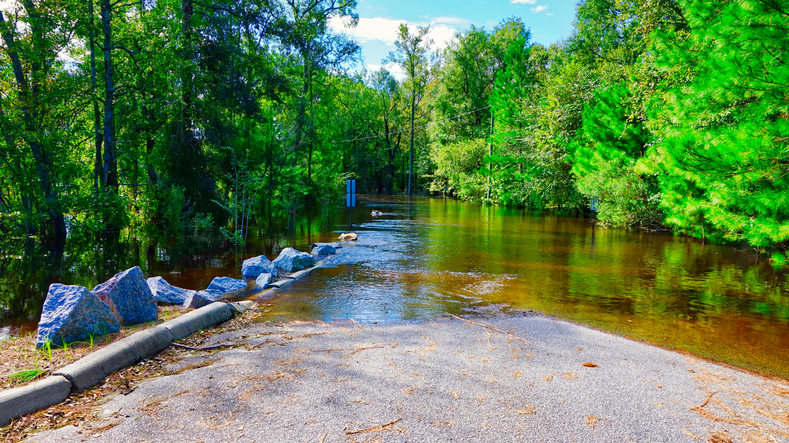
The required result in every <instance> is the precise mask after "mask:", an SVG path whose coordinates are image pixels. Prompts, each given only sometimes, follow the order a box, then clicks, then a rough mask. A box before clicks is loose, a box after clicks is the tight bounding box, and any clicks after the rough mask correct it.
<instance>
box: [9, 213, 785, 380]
mask: <svg viewBox="0 0 789 443" xmlns="http://www.w3.org/2000/svg"><path fill="white" fill-rule="evenodd" d="M329 209H330V208H329ZM372 209H376V210H379V211H381V212H382V213H383V215H382V216H379V217H375V218H373V217H372V215H371V210H372ZM287 226H289V227H286V228H282V229H275V230H273V231H266V230H263V229H258V228H254V227H253V228H252V231H251V232H250V233H249V238H248V243H247V246H246V249H244V250H242V251H238V250H235V249H234V248H233V247H232V245H230V244H229V243H227V242H226V241H224V240H223V239H222V238H221V236H218V235H213V236H212V235H202V236H193V237H188V238H182V239H180V240H174V239H148V240H135V239H134V238H133V237H132V238H128V239H127V240H126V241H124V242H121V243H120V244H117V245H114V246H109V245H101V244H97V243H96V242H95V241H88V240H85V241H72V239H70V243H69V244H67V246H66V249H65V253H64V254H63V255H62V257H60V258H58V257H57V256H56V255H53V254H50V253H49V251H47V250H46V249H43V248H41V247H40V246H37V245H36V244H35V243H33V242H30V241H26V240H13V239H12V240H8V241H5V242H3V243H2V244H0V312H2V314H0V328H6V329H3V331H4V332H6V333H8V332H9V330H8V329H7V327H8V326H9V325H12V326H14V327H15V328H16V327H18V326H20V325H22V326H24V325H27V327H28V328H30V329H34V328H35V323H36V322H37V320H38V315H39V313H40V307H41V303H42V302H43V299H44V296H45V294H46V288H47V287H48V285H49V284H50V283H52V282H56V281H59V282H63V283H67V284H80V285H83V286H86V287H89V288H91V287H93V286H94V285H95V284H97V283H99V282H101V281H103V279H106V278H107V277H109V276H111V275H112V274H114V273H115V272H117V271H118V270H121V269H126V268H128V267H131V266H135V265H137V266H140V267H141V268H142V269H143V271H144V272H145V273H146V275H148V276H151V275H162V276H163V277H165V279H167V280H168V281H170V282H171V283H173V284H175V285H177V286H181V287H185V288H189V289H203V288H205V287H207V286H208V284H209V283H210V281H211V280H212V279H213V278H214V277H216V276H230V277H235V278H239V277H240V269H241V262H242V261H243V260H244V259H245V258H248V257H250V256H253V255H259V254H265V255H266V256H268V257H269V258H274V257H275V256H276V255H277V254H278V253H279V251H280V250H281V249H282V248H284V247H288V246H292V247H296V248H298V249H301V250H306V249H307V248H308V245H309V244H310V243H313V242H327V241H333V240H335V239H336V237H337V235H338V234H339V233H340V232H344V231H345V232H347V231H349V230H353V231H355V232H357V233H358V234H359V240H358V242H352V243H348V244H347V245H346V247H345V248H343V249H342V250H341V253H340V254H338V255H337V256H335V257H333V258H332V259H331V261H330V262H329V263H328V264H327V266H326V267H325V268H322V269H318V270H316V271H313V272H312V273H310V274H308V275H307V276H306V277H304V278H303V279H301V280H299V281H297V282H296V283H294V284H292V285H290V286H289V287H288V289H287V290H286V291H283V292H282V293H280V294H278V295H277V296H276V298H274V299H269V300H261V301H264V302H265V303H268V304H270V306H269V307H268V309H269V312H268V313H267V314H266V315H265V316H264V317H263V318H262V319H263V320H270V321H278V320H292V319H301V320H309V319H320V320H326V321H335V320H347V319H353V320H356V321H359V322H369V323H372V322H387V321H400V320H411V319H424V318H428V319H429V318H434V317H435V316H437V315H441V314H443V313H447V312H449V313H461V312H462V311H463V309H464V308H468V307H474V306H483V305H488V304H507V305H510V306H511V307H513V308H516V309H533V310H539V311H543V312H547V313H550V314H554V315H557V316H559V317H562V318H566V319H570V320H574V321H578V322H581V323H584V324H588V325H592V326H595V327H599V328H602V329H606V330H609V331H613V332H617V333H622V334H625V335H628V336H631V337H635V338H640V339H645V340H649V341H651V342H654V343H658V344H661V345H664V346H667V347H671V348H678V349H684V350H688V351H691V352H693V353H695V354H697V355H701V356H705V357H709V358H712V359H715V360H720V361H726V362H729V363H732V364H735V365H738V366H741V367H745V368H749V369H754V370H758V371H761V372H765V373H770V374H776V375H780V376H783V377H787V378H789V354H787V353H786V352H785V349H786V343H789V297H787V295H786V294H787V283H786V275H785V273H784V272H782V271H776V270H775V269H773V268H772V267H771V266H769V264H767V263H765V261H764V260H762V261H761V262H760V261H759V260H758V256H757V255H756V254H755V253H754V252H753V251H738V250H736V249H735V248H732V247H730V246H728V247H726V246H714V245H705V246H703V245H701V244H699V243H698V242H696V241H694V240H691V239H686V238H682V237H675V236H672V235H669V234H665V233H649V232H643V231H627V230H621V229H601V228H600V227H596V226H594V225H593V224H591V223H590V222H589V220H588V219H584V218H579V217H571V216H556V215H554V214H552V213H547V212H546V213H534V212H527V211H520V210H514V209H507V208H492V207H483V206H480V205H476V204H468V203H462V202H457V201H452V200H443V199H428V198H413V199H408V198H383V197H368V198H366V199H360V204H359V206H358V207H357V208H354V209H353V212H352V214H351V212H350V211H349V210H348V209H346V208H342V207H338V208H334V210H333V211H331V210H328V209H327V208H325V207H322V208H321V207H316V208H307V209H304V210H301V211H300V212H299V213H298V214H297V216H296V217H295V218H294V219H293V220H292V222H291V223H288V224H287ZM10 332H11V333H14V331H13V330H11V331H10Z"/></svg>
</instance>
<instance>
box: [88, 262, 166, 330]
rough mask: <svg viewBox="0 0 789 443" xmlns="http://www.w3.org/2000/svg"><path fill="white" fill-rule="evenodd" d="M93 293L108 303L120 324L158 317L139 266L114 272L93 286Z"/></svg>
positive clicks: (154, 302)
mask: <svg viewBox="0 0 789 443" xmlns="http://www.w3.org/2000/svg"><path fill="white" fill-rule="evenodd" d="M93 293H95V294H96V295H98V296H99V299H101V301H103V302H104V303H107V304H108V305H110V309H112V312H113V314H115V316H116V317H118V320H120V322H121V326H128V325H135V324H137V323H145V322H149V321H154V320H156V319H157V318H158V317H159V311H158V310H157V308H156V301H155V300H154V299H153V293H151V288H149V287H148V284H147V283H146V282H145V279H144V278H143V276H142V271H141V270H140V267H139V266H135V267H133V268H131V269H127V270H125V271H123V272H119V273H117V274H115V275H114V276H113V277H112V278H111V279H109V280H107V281H106V282H104V283H102V284H100V285H98V286H96V287H95V288H93Z"/></svg>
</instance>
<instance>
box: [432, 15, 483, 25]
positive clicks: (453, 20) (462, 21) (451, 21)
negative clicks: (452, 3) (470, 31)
mask: <svg viewBox="0 0 789 443" xmlns="http://www.w3.org/2000/svg"><path fill="white" fill-rule="evenodd" d="M433 22H436V23H446V24H448V25H457V26H460V27H462V28H467V27H469V26H471V25H472V24H473V23H474V22H472V21H471V20H469V19H466V18H462V17H435V18H434V19H433Z"/></svg>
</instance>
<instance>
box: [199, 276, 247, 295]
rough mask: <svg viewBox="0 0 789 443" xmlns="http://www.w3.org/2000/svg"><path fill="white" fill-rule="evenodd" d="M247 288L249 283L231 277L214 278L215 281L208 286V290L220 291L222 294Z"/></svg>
mask: <svg viewBox="0 0 789 443" xmlns="http://www.w3.org/2000/svg"><path fill="white" fill-rule="evenodd" d="M247 288H248V286H247V282H245V281H244V280H236V279H235V278H230V277H214V279H213V280H211V284H210V285H208V289H211V290H214V291H219V292H220V293H222V294H227V293H228V292H234V291H240V290H242V289H247Z"/></svg>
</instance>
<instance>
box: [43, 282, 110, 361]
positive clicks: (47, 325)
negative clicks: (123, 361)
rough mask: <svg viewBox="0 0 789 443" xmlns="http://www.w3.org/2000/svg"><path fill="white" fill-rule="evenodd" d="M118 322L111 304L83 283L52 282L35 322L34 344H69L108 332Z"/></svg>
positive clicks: (56, 345)
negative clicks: (37, 319) (102, 299)
mask: <svg viewBox="0 0 789 443" xmlns="http://www.w3.org/2000/svg"><path fill="white" fill-rule="evenodd" d="M120 330H121V324H120V322H119V321H118V319H117V317H115V314H113V312H112V310H111V309H110V307H109V306H108V305H107V304H106V303H104V302H103V301H101V300H100V299H99V297H98V296H97V295H96V294H94V293H92V292H90V291H89V290H88V288H84V287H82V286H70V285H62V284H60V283H55V284H52V285H50V286H49V291H48V292H47V298H46V300H45V301H44V309H43V311H42V312H41V320H40V321H39V323H38V335H37V337H36V347H37V348H40V347H42V346H44V345H45V344H46V342H47V340H49V341H50V346H52V347H59V346H63V343H64V342H65V343H66V344H67V345H70V344H72V343H74V342H78V341H85V340H89V339H90V336H91V335H92V336H94V337H96V336H99V335H105V334H111V333H113V332H118V331H120Z"/></svg>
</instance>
